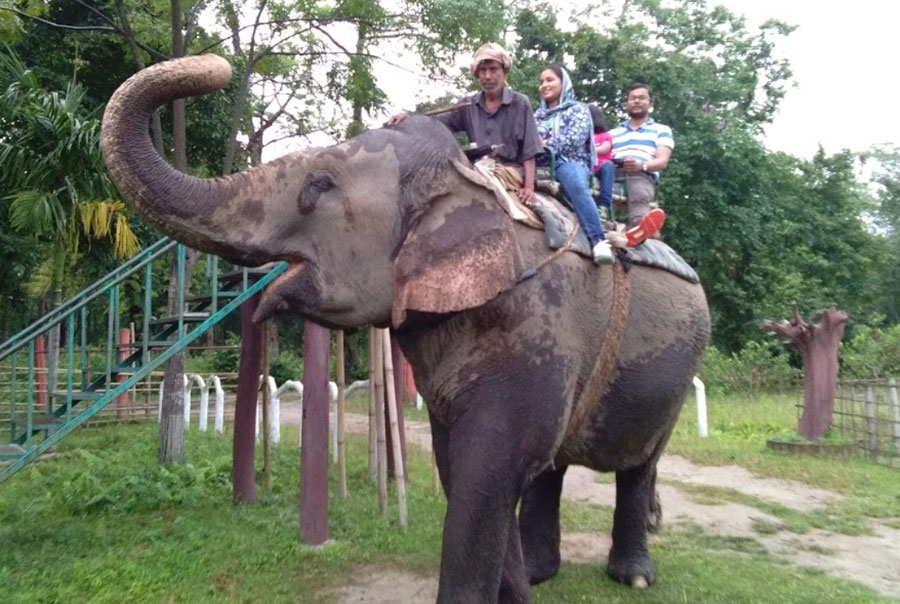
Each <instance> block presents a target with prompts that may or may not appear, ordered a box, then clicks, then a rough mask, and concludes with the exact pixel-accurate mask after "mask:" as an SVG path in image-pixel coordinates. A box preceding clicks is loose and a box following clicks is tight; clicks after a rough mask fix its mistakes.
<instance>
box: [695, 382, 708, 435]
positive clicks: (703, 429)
mask: <svg viewBox="0 0 900 604" xmlns="http://www.w3.org/2000/svg"><path fill="white" fill-rule="evenodd" d="M694 393H695V396H696V399H697V432H698V433H699V434H700V438H706V437H707V436H709V428H708V425H707V422H706V386H705V385H704V384H703V382H702V381H700V378H698V377H697V376H696V375H695V376H694Z"/></svg>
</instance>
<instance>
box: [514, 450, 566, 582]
mask: <svg viewBox="0 0 900 604" xmlns="http://www.w3.org/2000/svg"><path fill="white" fill-rule="evenodd" d="M567 468H568V467H567V466H563V467H561V468H557V469H555V470H548V471H546V472H544V473H542V474H540V475H539V476H537V477H536V478H535V479H534V480H533V481H532V483H531V484H530V485H529V486H528V487H527V488H526V489H525V493H524V494H523V495H522V505H521V506H520V507H519V532H520V534H521V538H522V555H523V557H524V558H525V572H526V573H527V574H528V581H529V582H530V583H531V584H532V585H536V584H537V583H540V582H542V581H546V580H547V579H549V578H550V577H552V576H554V575H555V574H556V573H557V571H559V563H560V555H559V540H560V531H559V498H560V495H561V494H562V487H563V478H564V477H565V475H566V469H567Z"/></svg>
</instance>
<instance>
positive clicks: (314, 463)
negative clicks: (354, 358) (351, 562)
mask: <svg viewBox="0 0 900 604" xmlns="http://www.w3.org/2000/svg"><path fill="white" fill-rule="evenodd" d="M330 351H331V331H330V330H328V329H326V328H324V327H322V326H321V325H316V324H315V323H313V322H312V321H309V320H306V321H305V322H304V326H303V428H302V431H303V433H302V434H301V439H300V443H301V444H300V543H302V544H303V545H322V544H323V543H325V542H326V541H327V540H328V357H329V354H330Z"/></svg>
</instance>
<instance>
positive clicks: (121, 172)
mask: <svg viewBox="0 0 900 604" xmlns="http://www.w3.org/2000/svg"><path fill="white" fill-rule="evenodd" d="M229 79H231V66H230V65H229V64H228V62H227V61H226V60H225V59H223V58H221V57H218V56H215V55H203V56H195V57H186V58H183V59H175V60H172V61H167V62H165V63H160V64H158V65H154V66H153V67H150V68H148V69H145V70H143V71H141V72H139V73H137V74H135V75H134V76H132V77H131V78H129V79H128V80H127V81H126V82H125V83H124V84H122V85H121V86H120V87H119V89H118V90H116V92H115V94H113V96H112V98H111V99H110V101H109V103H108V104H107V106H106V111H105V112H104V114H103V126H102V134H101V143H100V144H101V148H102V151H103V157H104V159H105V161H106V165H107V167H108V169H109V172H110V175H111V176H112V179H113V181H114V182H115V183H116V186H117V187H118V188H119V191H120V192H121V193H122V195H123V196H124V197H125V198H126V199H127V200H128V201H129V202H131V203H132V204H133V205H134V206H135V207H136V208H137V209H138V210H139V211H140V212H141V213H142V214H144V215H145V216H146V217H147V218H148V219H150V220H151V221H152V222H153V223H154V224H155V225H156V226H157V227H159V229H160V230H161V231H163V232H165V233H166V234H168V235H170V236H172V237H173V238H175V239H177V240H179V241H181V242H183V243H185V244H187V245H189V246H191V247H193V248H196V249H199V250H203V251H206V252H211V253H215V254H218V255H220V256H222V257H224V258H227V259H229V260H231V261H234V262H238V263H241V264H247V265H258V264H263V263H264V262H267V261H269V260H271V259H272V256H271V250H270V251H269V252H264V251H263V249H262V247H261V246H260V245H259V243H261V242H262V241H255V240H256V239H258V238H259V237H260V235H259V233H265V232H267V231H268V232H271V231H269V229H267V228H266V226H271V227H274V226H275V225H274V224H273V225H264V224H263V223H265V222H269V221H272V218H273V217H267V215H266V214H267V213H266V212H265V209H264V205H263V204H264V201H265V200H266V199H268V198H270V197H271V196H272V195H273V194H276V193H282V194H283V193H284V191H278V189H279V188H281V186H282V185H280V184H279V183H278V182H277V180H276V176H277V173H278V171H279V170H283V169H284V166H283V164H284V163H285V162H286V161H287V158H283V159H282V160H279V161H277V162H274V163H272V164H267V165H264V166H259V167H257V168H255V169H253V170H247V171H246V172H242V173H240V174H234V175H232V176H228V177H224V178H214V179H201V178H195V177H192V176H189V175H187V174H183V173H181V172H179V171H177V170H175V169H174V168H173V167H172V166H170V165H169V164H168V163H166V162H165V160H164V159H163V158H161V157H160V156H159V154H158V153H157V152H156V149H155V148H154V147H153V144H152V142H151V139H150V134H149V130H148V127H147V124H148V123H149V120H150V114H151V112H152V111H153V110H154V109H155V108H156V107H159V106H160V105H162V104H164V103H167V102H171V101H172V100H175V99H179V98H184V97H188V96H197V95H201V94H207V93H210V92H215V91H217V90H220V89H222V88H223V87H224V86H225V85H226V84H227V83H228V81H229ZM244 225H245V226H246V228H241V227H242V226H244Z"/></svg>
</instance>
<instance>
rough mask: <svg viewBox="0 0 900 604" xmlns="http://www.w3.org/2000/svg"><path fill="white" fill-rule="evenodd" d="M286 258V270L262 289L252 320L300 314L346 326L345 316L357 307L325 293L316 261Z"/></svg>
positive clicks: (325, 322)
mask: <svg viewBox="0 0 900 604" xmlns="http://www.w3.org/2000/svg"><path fill="white" fill-rule="evenodd" d="M284 260H285V261H286V262H288V268H287V270H286V271H284V272H283V273H282V274H281V275H279V276H278V277H276V279H275V280H274V281H272V283H270V284H269V286H268V287H266V289H265V290H263V293H262V298H261V299H260V301H259V306H258V307H257V309H256V313H254V315H253V320H254V321H256V322H261V321H265V320H267V319H270V318H272V317H274V316H275V315H281V314H293V313H297V314H301V315H303V316H306V317H309V318H311V319H313V320H314V321H316V322H317V323H319V324H321V325H323V326H325V327H332V328H339V327H345V325H342V323H343V322H342V318H345V316H346V315H347V313H350V312H352V311H353V310H354V309H353V306H352V305H350V304H349V303H347V302H346V301H339V300H338V299H336V298H335V297H334V296H333V295H326V293H327V292H325V291H324V290H323V289H322V287H323V285H322V284H321V283H320V280H319V279H318V278H317V277H316V274H317V272H318V271H317V270H316V267H315V264H313V263H312V262H310V261H309V260H298V259H297V258H296V257H295V258H284Z"/></svg>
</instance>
